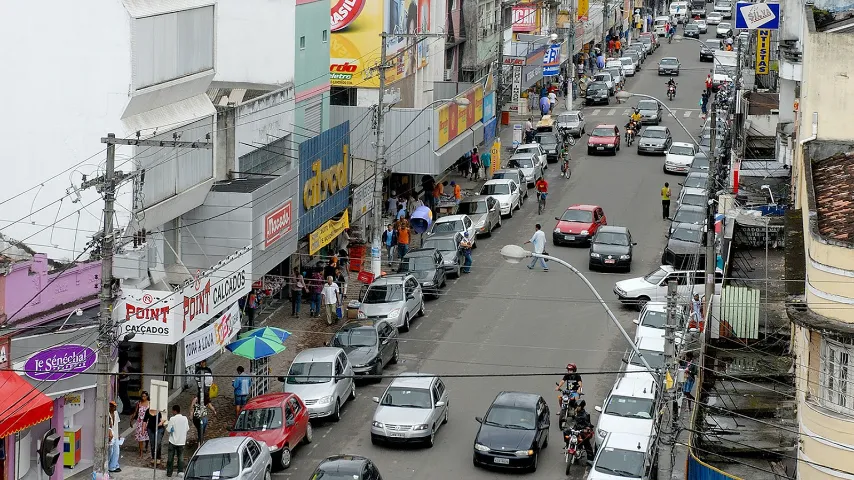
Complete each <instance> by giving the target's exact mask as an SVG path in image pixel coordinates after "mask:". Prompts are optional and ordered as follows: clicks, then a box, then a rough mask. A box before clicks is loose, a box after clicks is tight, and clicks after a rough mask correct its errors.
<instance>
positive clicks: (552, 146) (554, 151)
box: [534, 132, 560, 168]
mask: <svg viewBox="0 0 854 480" xmlns="http://www.w3.org/2000/svg"><path fill="white" fill-rule="evenodd" d="M534 141H535V142H537V143H539V144H540V146H541V147H543V150H544V151H545V152H546V162H547V163H555V162H557V157H558V155H559V154H560V140H559V139H558V138H557V135H556V134H555V133H554V132H540V133H538V134H536V135H534ZM543 168H546V166H545V165H543Z"/></svg>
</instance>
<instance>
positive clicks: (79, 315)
mask: <svg viewBox="0 0 854 480" xmlns="http://www.w3.org/2000/svg"><path fill="white" fill-rule="evenodd" d="M74 316H78V317H82V316H83V310H82V309H79V308H78V309H77V310H74V311H73V312H71V313H69V314H68V316H67V317H65V321H64V322H62V325H60V326H59V328H58V329H57V330H56V331H57V332H59V331H60V330H62V329H63V328H65V324H66V323H68V321H69V320H71V317H74Z"/></svg>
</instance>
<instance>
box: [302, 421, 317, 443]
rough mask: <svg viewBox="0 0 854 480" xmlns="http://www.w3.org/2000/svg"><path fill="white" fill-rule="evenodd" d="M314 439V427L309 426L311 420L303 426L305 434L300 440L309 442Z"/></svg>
mask: <svg viewBox="0 0 854 480" xmlns="http://www.w3.org/2000/svg"><path fill="white" fill-rule="evenodd" d="M312 440H314V427H312V426H311V422H308V425H307V426H306V427H305V436H304V437H302V441H303V442H305V443H311V441H312Z"/></svg>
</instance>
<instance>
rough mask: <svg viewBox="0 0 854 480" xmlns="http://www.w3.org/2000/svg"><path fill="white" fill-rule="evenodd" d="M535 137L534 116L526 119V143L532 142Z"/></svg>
mask: <svg viewBox="0 0 854 480" xmlns="http://www.w3.org/2000/svg"><path fill="white" fill-rule="evenodd" d="M533 139H534V118H533V117H528V120H526V121H525V143H531V141H532V140H533Z"/></svg>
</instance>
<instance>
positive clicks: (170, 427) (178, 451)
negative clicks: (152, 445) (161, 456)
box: [164, 405, 190, 477]
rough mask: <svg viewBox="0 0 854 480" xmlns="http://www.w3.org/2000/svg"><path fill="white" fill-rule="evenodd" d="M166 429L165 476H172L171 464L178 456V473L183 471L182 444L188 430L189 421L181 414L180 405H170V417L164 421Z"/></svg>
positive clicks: (184, 441)
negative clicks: (167, 447) (167, 440)
mask: <svg viewBox="0 0 854 480" xmlns="http://www.w3.org/2000/svg"><path fill="white" fill-rule="evenodd" d="M164 424H165V425H166V431H167V432H168V433H169V450H168V452H169V453H168V456H167V457H166V476H167V477H171V476H172V464H173V461H174V460H175V457H178V473H183V472H184V445H186V444H187V432H189V431H190V422H188V421H187V417H185V416H183V415H181V406H180V405H172V418H170V419H169V421H164Z"/></svg>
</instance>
